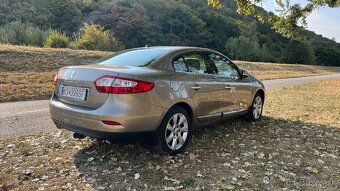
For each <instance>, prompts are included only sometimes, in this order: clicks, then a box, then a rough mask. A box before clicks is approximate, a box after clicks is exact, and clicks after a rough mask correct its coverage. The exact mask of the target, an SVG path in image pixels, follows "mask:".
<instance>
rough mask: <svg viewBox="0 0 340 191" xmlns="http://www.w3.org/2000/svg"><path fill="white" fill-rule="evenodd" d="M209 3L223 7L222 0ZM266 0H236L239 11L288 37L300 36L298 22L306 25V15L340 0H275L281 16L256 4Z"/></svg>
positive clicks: (331, 5) (209, 2)
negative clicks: (302, 2) (294, 0)
mask: <svg viewBox="0 0 340 191" xmlns="http://www.w3.org/2000/svg"><path fill="white" fill-rule="evenodd" d="M207 1H208V5H211V6H213V7H221V6H222V5H223V4H222V3H221V0H207ZM264 1H265V0H235V2H236V5H237V12H238V13H240V14H244V15H246V16H249V15H252V14H254V15H255V16H256V17H257V18H258V19H259V20H260V21H262V22H265V21H266V22H269V23H270V24H271V25H272V26H273V29H274V30H275V31H276V32H278V33H280V34H282V35H283V36H286V37H288V38H299V37H300V36H299V35H298V34H299V31H300V28H299V27H298V26H297V23H298V22H299V21H301V23H302V24H303V25H304V26H306V17H307V16H308V15H309V14H310V13H311V12H312V11H314V10H316V9H318V8H320V7H324V6H328V7H332V8H335V7H339V6H340V0H308V2H307V4H306V5H305V6H301V5H300V4H297V3H295V4H293V5H292V4H291V3H290V0H273V1H274V3H276V4H277V5H278V6H279V7H280V9H279V16H276V15H274V14H267V13H266V12H265V11H264V10H263V9H256V6H257V5H259V4H261V3H263V2H264Z"/></svg>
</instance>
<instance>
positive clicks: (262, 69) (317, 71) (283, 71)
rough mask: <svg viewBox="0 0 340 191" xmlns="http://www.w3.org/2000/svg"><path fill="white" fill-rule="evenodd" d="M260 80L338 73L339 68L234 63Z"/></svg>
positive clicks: (339, 71)
mask: <svg viewBox="0 0 340 191" xmlns="http://www.w3.org/2000/svg"><path fill="white" fill-rule="evenodd" d="M236 64H237V65H238V66H240V67H241V68H243V69H245V70H247V71H248V72H249V73H251V74H253V75H255V76H256V77H258V78H259V79H261V80H269V79H278V78H294V77H302V76H314V75H324V74H334V73H340V67H334V66H314V65H302V64H277V63H265V62H245V61H236Z"/></svg>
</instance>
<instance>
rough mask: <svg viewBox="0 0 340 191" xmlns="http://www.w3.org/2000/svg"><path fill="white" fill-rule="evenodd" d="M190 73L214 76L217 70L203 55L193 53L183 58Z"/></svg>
mask: <svg viewBox="0 0 340 191" xmlns="http://www.w3.org/2000/svg"><path fill="white" fill-rule="evenodd" d="M183 58H184V61H185V64H186V66H187V69H188V72H192V73H198V74H213V73H215V71H216V70H215V68H214V66H213V65H212V64H211V62H209V59H207V57H206V56H205V55H203V54H199V53H192V54H187V55H184V56H183Z"/></svg>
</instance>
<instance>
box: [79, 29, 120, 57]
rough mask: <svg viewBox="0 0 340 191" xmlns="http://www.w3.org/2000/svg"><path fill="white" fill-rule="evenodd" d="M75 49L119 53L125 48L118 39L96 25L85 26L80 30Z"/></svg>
mask: <svg viewBox="0 0 340 191" xmlns="http://www.w3.org/2000/svg"><path fill="white" fill-rule="evenodd" d="M72 47H73V48H77V49H87V50H106V51H117V50H120V49H122V48H123V46H122V44H121V43H120V42H119V41H118V40H117V38H116V37H115V36H114V35H113V34H112V33H110V31H108V30H104V27H102V26H100V25H96V24H85V26H84V27H82V28H81V29H80V36H79V37H78V39H76V41H75V42H74V43H73V44H72Z"/></svg>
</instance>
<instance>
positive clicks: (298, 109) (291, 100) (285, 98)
mask: <svg viewBox="0 0 340 191" xmlns="http://www.w3.org/2000/svg"><path fill="white" fill-rule="evenodd" d="M339 87H340V79H329V80H325V81H320V82H315V83H312V84H308V85H299V86H294V87H292V88H285V89H282V90H274V91H269V92H268V95H267V96H269V98H275V100H274V99H268V101H267V103H266V106H267V108H266V109H267V110H266V115H269V116H272V117H276V118H282V119H285V120H287V119H289V120H296V121H303V122H307V123H318V124H322V125H327V126H330V127H338V128H340V88H339ZM278 108H280V110H281V112H278V111H277V109H278Z"/></svg>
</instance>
